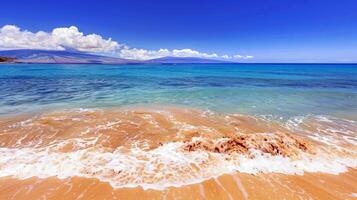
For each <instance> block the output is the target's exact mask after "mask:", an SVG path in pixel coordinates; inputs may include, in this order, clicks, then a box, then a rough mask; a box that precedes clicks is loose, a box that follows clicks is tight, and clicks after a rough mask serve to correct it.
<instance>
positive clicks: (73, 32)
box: [0, 25, 119, 52]
mask: <svg viewBox="0 0 357 200" xmlns="http://www.w3.org/2000/svg"><path fill="white" fill-rule="evenodd" d="M118 48H119V44H118V43H117V42H115V41H112V40H111V39H110V38H109V39H103V38H102V36H100V35H97V34H89V35H84V34H83V33H82V32H80V31H79V30H78V28H77V27H75V26H71V27H68V28H67V27H64V28H55V29H53V30H52V32H50V33H47V32H44V31H39V32H37V33H33V32H30V31H27V30H21V29H20V28H19V27H17V26H15V25H5V26H3V27H2V28H0V49H44V50H67V49H75V50H78V51H84V52H110V51H114V50H116V49H118Z"/></svg>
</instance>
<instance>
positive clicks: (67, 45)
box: [0, 25, 253, 60]
mask: <svg viewBox="0 0 357 200" xmlns="http://www.w3.org/2000/svg"><path fill="white" fill-rule="evenodd" d="M7 49H43V50H69V49H72V50H77V51H83V52H91V53H98V54H107V55H116V56H119V57H121V58H126V59H134V60H148V59H154V58H160V57H165V56H173V57H200V58H212V59H224V60H239V59H251V58H253V56H242V55H234V56H230V55H217V54H216V53H205V52H200V51H197V50H193V49H188V48H185V49H173V50H169V49H159V50H146V49H138V48H129V47H127V46H125V45H119V43H118V42H116V41H113V40H111V38H109V39H104V38H103V37H102V36H100V35H97V34H89V35H84V34H83V33H82V32H80V31H79V30H78V28H77V27H75V26H71V27H62V28H54V29H53V30H52V31H51V32H44V31H38V32H36V33H35V32H31V31H27V30H21V29H20V28H19V27H17V26H15V25H5V26H3V27H0V50H7Z"/></svg>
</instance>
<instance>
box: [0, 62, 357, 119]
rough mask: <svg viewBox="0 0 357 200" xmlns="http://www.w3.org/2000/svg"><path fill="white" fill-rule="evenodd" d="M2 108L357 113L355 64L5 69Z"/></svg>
mask: <svg viewBox="0 0 357 200" xmlns="http://www.w3.org/2000/svg"><path fill="white" fill-rule="evenodd" d="M0 91H1V94H0V113H1V114H19V113H23V112H33V111H39V110H43V109H58V108H78V107H81V108H98V107H99V108H103V107H118V106H123V105H133V104H159V105H162V104H164V105H185V106H189V107H195V108H201V109H210V110H213V111H216V112H230V113H244V114H260V115H276V116H284V117H292V116H297V115H307V114H317V115H338V116H340V115H346V116H355V115H356V113H357V65H352V64H351V65H341V64H336V65H332V64H328V65H326V64H325V65H323V64H295V65H291V64H209V65H207V64H183V65H46V64H43V65H38V64H36V65H28V64H14V65H1V66H0Z"/></svg>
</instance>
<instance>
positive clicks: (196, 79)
mask: <svg viewBox="0 0 357 200" xmlns="http://www.w3.org/2000/svg"><path fill="white" fill-rule="evenodd" d="M0 89H1V91H2V93H1V94H0V111H1V115H0V199H1V198H3V199H28V198H31V199H41V198H42V199H43V198H44V199H62V198H64V196H63V195H65V196H66V199H76V198H80V199H94V198H97V199H104V198H107V199H115V198H119V199H120V198H133V199H135V198H136V197H137V195H138V194H140V195H141V197H142V198H144V199H145V198H146V199H153V198H154V199H166V198H167V199H284V198H285V199H311V198H312V199H353V198H354V195H355V194H357V179H356V167H357V153H356V152H357V139H356V138H357V121H356V119H357V111H356V108H357V66H356V65H316V64H314V65H307V64H306V65H283V64H279V65H255V64H249V65H243V64H234V65H233V64H224V65H217V64H215V65H17V64H16V65H0ZM332 188H333V189H332ZM103 191H105V194H104V193H103Z"/></svg>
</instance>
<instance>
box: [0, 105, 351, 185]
mask: <svg viewBox="0 0 357 200" xmlns="http://www.w3.org/2000/svg"><path fill="white" fill-rule="evenodd" d="M0 130H1V131H0V145H1V148H0V169H1V170H0V177H5V176H12V177H16V178H20V179H26V178H30V177H34V176H35V177H40V178H47V177H53V176H56V177H58V178H68V177H74V176H78V177H85V178H96V179H99V180H101V181H103V182H108V183H110V184H111V185H112V187H114V188H131V187H138V186H141V187H143V188H144V189H165V188H167V187H180V186H183V185H188V184H194V183H199V182H202V181H204V180H207V179H211V178H215V177H219V176H221V175H223V174H231V173H235V172H241V173H249V174H259V173H283V174H298V175H301V174H303V173H304V172H312V173H315V172H320V173H328V174H338V173H342V172H346V171H347V170H348V168H349V167H352V168H355V167H357V154H356V152H357V151H356V150H357V147H356V143H355V142H356V141H355V138H356V135H357V133H356V130H357V129H356V122H355V121H350V120H345V119H338V118H333V117H326V116H304V117H296V118H292V119H289V120H286V121H279V120H274V119H268V118H262V117H254V116H247V115H240V114H229V115H228V114H218V113H213V112H211V111H200V110H195V109H187V108H151V109H150V108H145V109H144V108H130V109H111V110H87V109H78V110H69V111H63V112H53V113H46V114H40V115H37V116H35V117H30V118H28V117H25V116H20V117H14V118H8V119H3V120H2V121H1V122H0Z"/></svg>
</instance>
